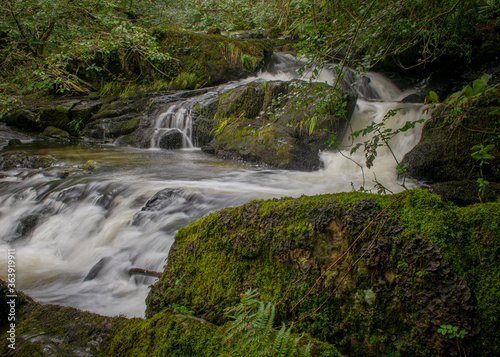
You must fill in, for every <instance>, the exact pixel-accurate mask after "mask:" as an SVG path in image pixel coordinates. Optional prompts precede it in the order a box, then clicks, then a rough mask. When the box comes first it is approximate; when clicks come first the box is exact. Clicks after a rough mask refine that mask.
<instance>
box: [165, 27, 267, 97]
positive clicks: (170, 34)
mask: <svg viewBox="0 0 500 357" xmlns="http://www.w3.org/2000/svg"><path fill="white" fill-rule="evenodd" d="M156 38H157V40H158V42H159V43H160V46H161V48H162V50H163V51H165V52H167V53H169V54H170V55H171V56H173V57H174V58H175V59H177V61H176V62H174V64H173V66H172V68H171V72H170V73H171V78H170V79H171V80H172V82H171V85H172V88H177V89H195V88H200V87H204V86H212V85H217V84H222V83H225V82H228V81H230V80H235V79H240V78H243V77H246V76H249V75H251V74H253V73H255V72H256V71H257V69H259V68H263V67H264V66H265V64H266V63H267V62H268V61H269V60H270V57H271V54H272V51H271V50H270V49H269V48H266V47H265V46H264V45H262V44H260V43H257V42H246V41H238V40H235V39H231V38H228V37H225V36H221V35H216V34H212V35H209V34H199V33H192V32H186V31H172V30H168V31H161V32H158V33H156Z"/></svg>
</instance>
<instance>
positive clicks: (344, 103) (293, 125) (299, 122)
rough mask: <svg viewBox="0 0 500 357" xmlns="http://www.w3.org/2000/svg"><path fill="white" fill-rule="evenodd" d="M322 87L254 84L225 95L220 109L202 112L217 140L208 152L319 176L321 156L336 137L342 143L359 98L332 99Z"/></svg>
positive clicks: (210, 107)
mask: <svg viewBox="0 0 500 357" xmlns="http://www.w3.org/2000/svg"><path fill="white" fill-rule="evenodd" d="M331 90H332V88H331V87H330V86H327V85H325V84H322V83H306V82H302V81H293V82H280V81H273V82H252V83H249V84H246V85H243V86H239V87H237V88H235V89H233V90H230V91H228V92H226V93H224V94H222V95H221V96H220V97H219V99H218V105H217V106H214V105H213V104H212V103H209V104H208V105H207V107H206V108H200V110H199V111H200V113H202V117H205V118H206V117H213V118H214V121H213V124H212V128H213V129H212V132H213V133H214V135H213V140H212V142H211V143H209V144H208V145H206V146H205V147H203V150H204V151H206V152H209V153H214V154H216V155H218V156H220V157H224V158H235V159H243V160H245V161H250V162H258V163H263V164H266V165H268V166H270V167H274V168H279V169H291V170H308V171H310V170H316V169H318V168H320V167H321V161H320V159H319V156H318V151H319V150H323V149H326V148H327V143H326V142H327V140H329V139H330V136H331V135H333V136H334V137H336V138H339V137H342V135H343V134H344V131H345V128H346V126H347V124H348V122H349V119H350V117H351V115H352V113H353V111H354V106H355V104H356V96H355V95H353V94H349V93H345V92H342V93H338V94H335V95H333V96H332V95H331V93H332V92H331Z"/></svg>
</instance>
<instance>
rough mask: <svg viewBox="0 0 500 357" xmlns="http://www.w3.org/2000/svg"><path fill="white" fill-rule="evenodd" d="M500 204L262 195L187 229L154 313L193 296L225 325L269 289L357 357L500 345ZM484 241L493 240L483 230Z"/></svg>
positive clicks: (286, 315) (284, 314) (283, 315)
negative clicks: (230, 311)
mask: <svg viewBox="0 0 500 357" xmlns="http://www.w3.org/2000/svg"><path fill="white" fill-rule="evenodd" d="M498 206H499V204H490V205H478V206H470V207H466V208H458V207H456V206H453V205H450V204H447V203H445V202H443V201H442V200H441V199H440V198H439V196H436V195H432V194H429V193H427V192H425V191H410V192H405V193H402V194H399V195H397V196H376V195H367V194H358V193H356V194H354V193H351V194H335V195H324V196H316V197H301V198H299V199H288V198H284V199H280V200H277V199H275V200H271V201H258V202H251V203H249V204H247V205H245V206H242V207H237V208H230V209H226V210H223V211H220V212H217V213H213V214H211V215H209V216H208V217H206V218H203V219H201V220H199V221H197V222H194V223H192V224H190V225H189V226H187V227H185V228H183V229H181V230H179V232H178V233H177V235H176V241H175V243H174V245H173V247H172V249H171V251H170V253H169V257H168V260H167V266H166V269H165V272H164V274H163V276H162V277H161V278H160V280H159V281H158V282H157V283H156V284H155V285H154V286H153V288H152V290H151V292H150V294H149V296H148V299H147V305H148V307H147V316H154V315H155V314H156V313H158V312H159V311H161V310H163V309H164V308H166V307H167V306H169V305H171V304H182V305H184V306H187V307H188V308H189V309H192V310H194V311H195V313H196V315H197V316H200V317H202V318H204V319H207V320H208V321H211V322H213V323H216V324H222V323H224V322H225V321H226V320H225V317H224V315H223V313H222V311H223V309H224V308H226V307H228V306H232V305H234V304H235V303H236V301H237V299H238V296H239V294H241V293H243V292H244V291H246V290H247V289H248V288H258V289H259V292H260V297H261V298H262V299H263V300H265V301H274V302H279V304H278V305H277V316H278V319H279V320H281V321H283V322H285V323H287V322H292V321H295V322H296V323H297V325H296V328H298V330H299V331H305V332H308V333H310V334H312V335H313V336H314V337H316V338H318V339H320V340H322V341H327V342H329V343H332V344H334V345H335V346H337V347H340V348H341V350H342V351H344V352H346V354H348V355H362V356H367V355H379V354H380V353H382V354H390V355H404V356H413V355H414V356H417V355H418V356H422V355H424V356H448V355H453V354H458V353H459V351H458V349H457V348H458V347H457V344H456V341H454V340H451V339H449V338H447V337H446V336H443V335H441V334H439V333H437V329H438V328H439V326H440V325H445V324H446V325H452V326H457V327H458V328H459V329H460V330H465V331H467V335H466V337H465V338H464V339H463V340H461V341H459V342H460V345H459V346H460V347H459V348H460V349H461V351H460V352H461V353H463V352H464V351H465V352H466V353H467V354H468V355H469V354H470V353H472V351H474V355H485V354H487V353H488V351H497V352H498V351H500V345H499V344H498V341H500V339H499V333H498V331H499V328H498V321H497V320H496V318H495V316H498V313H499V311H498V306H497V304H496V303H493V302H494V301H497V300H498V299H499V298H500V291H499V290H498V286H497V284H496V283H495V281H498V279H499V278H500V266H499V264H498V262H497V261H496V258H495V254H496V253H495V252H497V251H498V249H499V247H500V231H499V226H498V222H500V210H499V209H498V208H499V207H498ZM481 237H483V238H481Z"/></svg>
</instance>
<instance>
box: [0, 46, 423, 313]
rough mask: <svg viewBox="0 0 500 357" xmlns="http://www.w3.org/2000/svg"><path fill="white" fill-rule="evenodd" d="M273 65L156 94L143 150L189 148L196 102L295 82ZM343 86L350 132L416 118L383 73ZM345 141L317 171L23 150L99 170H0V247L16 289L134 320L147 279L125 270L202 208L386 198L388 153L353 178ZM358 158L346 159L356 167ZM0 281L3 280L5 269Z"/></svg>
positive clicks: (157, 259) (168, 241)
mask: <svg viewBox="0 0 500 357" xmlns="http://www.w3.org/2000/svg"><path fill="white" fill-rule="evenodd" d="M278 59H279V61H278V64H277V65H276V66H275V67H273V69H272V70H271V71H270V72H263V73H261V74H259V76H257V77H254V78H249V79H246V80H244V81H240V82H233V83H228V84H224V85H222V86H218V87H214V88H208V89H204V90H200V91H191V92H181V93H180V94H179V93H176V94H174V95H170V94H169V95H166V96H165V98H163V100H164V102H162V103H160V104H161V105H160V108H159V110H158V113H157V115H156V116H154V120H153V121H152V123H151V126H152V127H154V128H155V129H154V130H155V133H154V135H153V137H152V138H151V147H154V148H158V147H160V148H161V147H162V145H164V146H168V145H167V143H173V144H172V145H176V147H186V148H190V147H193V146H194V145H195V143H193V138H192V128H191V125H192V119H193V113H194V112H195V108H196V105H197V103H202V106H203V103H206V102H208V101H211V100H213V99H215V98H217V97H218V96H219V95H220V94H221V93H223V92H225V91H227V90H230V89H232V88H235V87H236V86H239V85H243V84H245V83H248V82H249V81H254V80H259V79H260V80H262V79H266V80H278V79H285V77H286V78H288V80H289V79H293V78H299V75H298V74H297V72H295V71H296V69H297V68H298V64H297V63H295V60H293V59H292V57H290V56H288V55H279V56H278ZM280 61H281V62H280ZM333 73H334V71H333V72H332V71H331V70H330V69H328V68H327V69H325V72H324V73H323V74H322V75H323V76H322V77H321V76H320V77H321V78H320V79H324V80H327V81H330V82H331V81H333V80H335V76H334V74H333ZM318 78H319V77H318ZM345 78H346V82H345V83H344V84H343V85H349V86H351V87H353V88H355V89H354V90H356V92H357V93H358V95H359V97H360V99H358V103H357V107H356V109H355V112H354V114H353V117H352V120H351V125H352V129H351V130H353V131H355V130H359V129H360V128H363V127H365V126H366V125H369V124H371V123H372V122H380V121H381V120H383V118H384V116H385V114H386V113H387V112H388V110H391V109H398V108H401V109H400V110H399V111H398V112H397V114H396V115H395V116H393V117H391V118H390V120H388V121H387V123H386V125H387V127H388V128H393V129H394V128H398V127H401V126H402V125H403V124H404V123H405V122H406V121H411V120H416V119H420V118H423V117H425V116H423V114H422V104H417V103H415V104H411V103H401V102H398V100H399V99H400V98H401V97H402V96H403V95H404V93H402V92H401V91H400V90H399V89H398V88H397V87H396V86H394V85H393V84H392V83H391V82H390V81H389V80H387V79H386V78H384V77H383V76H380V75H378V74H372V73H368V74H367V75H366V76H361V77H359V78H356V76H352V75H351V76H345ZM320 79H318V80H320ZM351 79H352V81H351ZM421 128H422V125H418V126H417V127H416V128H415V129H413V130H408V131H407V132H404V133H401V134H399V135H398V136H396V137H394V138H393V139H392V140H391V141H390V142H389V144H390V146H391V149H392V151H393V152H394V153H395V154H396V156H397V158H398V159H400V158H401V157H402V156H403V155H404V154H405V153H406V152H407V151H409V150H410V149H411V148H412V146H414V145H415V144H416V143H417V141H418V140H419V138H420V133H421ZM169 133H170V134H169ZM169 135H172V137H173V138H172V140H170V139H168V136H169ZM367 139H368V138H362V137H360V138H357V139H356V140H359V141H358V142H363V141H364V140H367ZM355 143H356V142H354V144H355ZM352 144H353V143H352V140H350V138H349V137H348V135H347V136H346V137H345V138H344V140H343V142H342V147H341V150H342V151H341V152H333V151H326V152H322V153H321V158H322V160H323V162H324V168H323V169H321V170H318V171H315V172H298V171H280V170H268V169H265V168H262V167H260V166H258V165H252V164H246V163H241V162H234V161H224V160H220V159H218V158H216V157H213V156H210V155H208V154H205V153H203V152H201V150H169V151H166V150H141V149H137V148H129V147H118V146H113V145H106V146H102V147H89V146H86V145H81V146H76V145H72V146H61V145H59V146H56V145H55V144H48V145H49V146H37V145H38V144H37V143H33V144H31V145H25V146H24V147H23V150H25V151H27V152H28V153H29V154H40V155H46V154H51V155H53V156H54V157H56V158H57V159H58V160H59V161H61V162H64V163H65V165H69V166H71V165H75V164H82V163H85V162H86V161H87V160H94V161H97V163H98V165H99V166H98V169H97V170H96V171H95V172H94V173H92V174H91V175H82V174H75V175H69V176H68V177H66V176H64V177H63V176H58V172H59V171H60V170H61V167H58V166H56V167H53V168H52V169H49V170H35V169H22V168H17V169H12V170H10V171H5V172H2V174H1V175H0V251H1V252H5V251H7V249H16V257H17V264H16V266H17V268H16V274H17V281H16V286H17V287H18V288H19V289H20V290H23V291H25V292H26V293H28V294H29V295H31V296H33V297H34V298H35V299H36V300H37V301H40V302H42V303H55V304H62V305H66V306H73V307H77V308H80V309H84V310H90V311H94V312H97V313H100V314H106V315H118V314H125V315H127V316H143V314H144V300H145V298H146V295H147V293H148V286H149V285H151V284H152V283H153V281H154V278H152V277H144V276H138V275H131V274H130V269H131V268H142V269H147V270H153V271H162V270H163V267H164V265H165V259H166V257H167V256H168V252H169V249H170V247H171V245H172V243H173V242H174V236H175V233H176V231H177V230H178V229H180V228H181V227H183V226H185V225H187V224H189V223H190V222H192V221H194V220H196V219H198V218H200V217H203V216H205V215H207V214H208V213H210V212H214V211H216V210H219V209H222V208H225V207H231V206H238V205H241V204H244V203H246V202H249V201H251V200H256V199H269V198H279V197H284V196H292V197H298V196H301V195H315V194H321V193H333V192H345V191H351V190H352V189H353V188H354V189H359V188H360V187H361V186H363V187H364V189H366V190H372V192H376V186H377V184H378V183H381V184H383V185H384V187H386V188H387V189H389V190H391V191H393V192H397V191H401V190H402V187H401V186H400V184H401V183H402V182H399V181H397V173H396V163H395V160H394V159H393V157H392V155H391V153H390V151H389V149H388V148H386V147H380V148H379V151H378V156H377V158H376V159H375V162H374V166H373V167H372V168H371V169H366V168H365V169H364V171H363V173H364V175H362V172H361V169H360V167H359V166H358V165H357V164H355V163H353V162H352V161H351V160H348V159H346V158H345V157H344V156H349V151H350V148H351V147H352ZM51 145H52V146H51ZM169 145H170V144H169ZM6 150H14V149H12V148H5V149H4V152H5V151H6ZM361 150H362V149H361V148H360V149H359V150H358V152H356V153H354V154H353V156H350V158H351V159H353V160H354V161H356V162H357V163H358V164H360V165H363V164H364V161H365V158H364V154H363V152H362V151H361ZM342 154H343V155H344V156H343V155H342ZM407 184H408V183H407ZM409 185H411V183H409ZM152 197H153V198H154V199H152ZM6 257H7V255H6V254H0V265H2V266H7V261H6ZM0 278H2V279H5V278H6V276H5V269H4V270H0Z"/></svg>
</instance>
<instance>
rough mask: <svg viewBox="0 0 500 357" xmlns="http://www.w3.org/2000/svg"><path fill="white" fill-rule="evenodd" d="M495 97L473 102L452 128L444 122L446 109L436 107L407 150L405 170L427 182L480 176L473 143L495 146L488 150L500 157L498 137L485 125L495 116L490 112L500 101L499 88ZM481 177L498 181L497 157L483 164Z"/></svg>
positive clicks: (493, 119)
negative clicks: (471, 106)
mask: <svg viewBox="0 0 500 357" xmlns="http://www.w3.org/2000/svg"><path fill="white" fill-rule="evenodd" d="M496 93H497V94H496V96H493V97H491V98H487V99H484V100H483V101H481V100H480V101H476V102H475V107H473V109H471V110H470V111H469V113H468V115H466V116H465V117H464V118H463V119H462V120H461V121H460V122H459V123H458V124H457V125H456V126H455V127H454V128H451V127H450V125H449V124H450V123H448V124H446V122H445V120H447V119H446V118H447V116H448V115H449V112H445V111H443V110H437V111H436V112H435V113H433V115H432V118H431V119H430V120H428V121H427V122H426V123H425V125H424V128H423V131H422V137H421V139H420V142H419V143H418V144H417V145H416V146H415V147H414V148H413V149H412V150H411V151H410V152H409V153H407V154H406V155H405V156H404V158H403V160H402V162H401V164H402V165H405V164H407V165H408V166H407V172H408V174H409V175H410V176H412V177H413V178H415V179H417V180H421V181H424V182H428V183H436V182H448V181H462V180H476V179H477V178H479V177H481V172H480V170H479V164H480V163H479V162H477V161H476V160H475V159H474V158H473V157H472V156H471V154H472V153H473V151H472V150H471V149H472V148H473V147H474V146H475V145H479V144H483V145H484V146H487V145H489V144H493V145H494V149H493V150H492V151H490V152H489V154H490V155H492V156H493V157H499V156H500V137H499V136H498V135H497V134H495V133H494V132H493V131H488V130H485V128H494V127H495V123H496V121H497V120H498V116H495V115H490V114H489V113H490V112H492V111H493V110H494V109H495V108H497V107H496V106H495V105H496V104H495V103H497V104H498V103H500V91H498V92H496ZM482 174H483V178H484V179H485V180H487V181H490V182H500V160H491V161H490V162H489V164H484V165H483V167H482Z"/></svg>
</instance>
